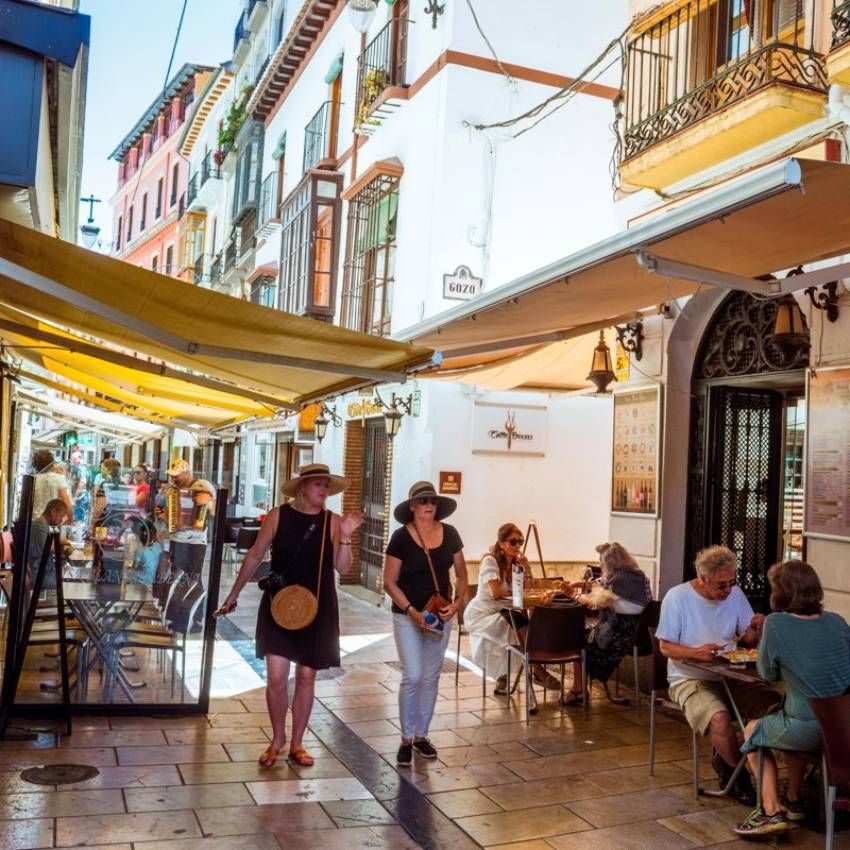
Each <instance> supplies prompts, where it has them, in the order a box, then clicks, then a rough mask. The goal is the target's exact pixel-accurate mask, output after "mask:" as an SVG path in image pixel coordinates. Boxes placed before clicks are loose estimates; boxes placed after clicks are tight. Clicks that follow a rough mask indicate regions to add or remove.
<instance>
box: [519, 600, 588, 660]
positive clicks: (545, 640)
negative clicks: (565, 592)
mask: <svg viewBox="0 0 850 850" xmlns="http://www.w3.org/2000/svg"><path fill="white" fill-rule="evenodd" d="M584 620H585V609H584V606H582V605H574V606H571V607H565V606H555V605H552V606H549V605H537V606H535V608H534V609H533V610H532V612H531V620H530V622H529V624H528V637H527V639H526V643H525V648H526V651H527V652H529V653H533V652H571V651H573V650H578V649H581V648H582V647H583V646H584Z"/></svg>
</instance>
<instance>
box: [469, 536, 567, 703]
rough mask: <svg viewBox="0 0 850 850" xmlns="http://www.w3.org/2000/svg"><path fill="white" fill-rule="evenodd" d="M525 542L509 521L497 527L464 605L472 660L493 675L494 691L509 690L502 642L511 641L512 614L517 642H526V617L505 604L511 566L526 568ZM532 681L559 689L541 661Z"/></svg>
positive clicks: (508, 593)
mask: <svg viewBox="0 0 850 850" xmlns="http://www.w3.org/2000/svg"><path fill="white" fill-rule="evenodd" d="M524 543H525V540H524V539H523V536H522V532H521V531H520V530H519V529H518V528H517V527H516V525H514V523H512V522H507V523H505V524H504V525H503V526H501V527H500V528H499V531H498V532H497V534H496V542H495V543H494V544H493V546H492V547H491V548H490V551H489V552H488V553H487V554H486V555H484V557H483V558H482V559H481V567H480V569H479V572H478V592H477V593H476V595H475V598H474V599H472V600H471V601H470V603H469V604H468V605H467V606H466V610H465V611H464V614H463V620H464V624H465V625H466V627H467V629H468V630H469V640H470V643H471V644H472V660H473V661H474V662H475V663H476V664H477V665H478V666H479V667H482V668H484V669H485V670H487V671H488V672H489V673H492V674H493V675H494V676H495V677H496V690H495V691H494V693H496V694H506V693H507V692H508V687H509V683H508V676H507V663H508V662H507V655H506V653H505V644H507V643H509V641H510V632H511V625H512V623H511V615H512V616H513V625H514V626H515V627H516V630H517V636H518V638H519V640H520V642H524V641H525V634H526V630H527V629H528V617H527V616H526V615H525V614H524V613H522V611H513V612H510V611H509V609H508V608H506V607H505V603H506V602H507V601H508V600H510V598H511V569H512V568H513V565H514V564H515V563H516V564H519V565H520V566H521V567H522V568H523V569H524V570H526V569H528V561H526V559H525V556H524V555H523V554H522V547H523V544H524ZM532 674H533V676H534V680H535V681H536V682H538V683H539V684H541V685H543V684H545V686H546V687H547V688H553V689H556V690H557V689H559V688H560V687H561V684H560V682H559V681H558V680H557V679H556V678H555V677H554V676H552V675H551V674H549V673H547V672H546V670H545V669H544V668H543V666H542V665H540V664H535V665H534V667H533V668H532Z"/></svg>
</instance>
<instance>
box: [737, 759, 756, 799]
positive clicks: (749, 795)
mask: <svg viewBox="0 0 850 850" xmlns="http://www.w3.org/2000/svg"><path fill="white" fill-rule="evenodd" d="M732 796H733V797H734V798H735V799H736V800H737V801H738V802H739V803H743V804H744V805H745V806H754V805H755V804H756V789H755V788H753V781H752V779H750V774H749V772H748V771H747V769H746V768H744V769H743V770H742V771H741V772H740V773H739V774H738V778H737V779H736V780H735V784H734V785H733V786H732Z"/></svg>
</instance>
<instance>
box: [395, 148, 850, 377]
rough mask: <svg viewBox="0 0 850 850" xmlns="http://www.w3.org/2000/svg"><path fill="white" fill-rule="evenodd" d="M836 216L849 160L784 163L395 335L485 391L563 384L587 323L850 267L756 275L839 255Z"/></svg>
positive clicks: (846, 214)
mask: <svg viewBox="0 0 850 850" xmlns="http://www.w3.org/2000/svg"><path fill="white" fill-rule="evenodd" d="M848 221H850V166H847V165H841V164H837V163H830V162H821V161H814V160H797V159H789V160H784V161H782V162H778V163H774V164H772V165H770V166H767V167H766V168H764V169H761V170H759V171H756V172H753V173H751V174H748V175H746V176H745V177H743V178H739V179H738V180H735V181H730V182H729V183H727V184H725V185H722V186H718V187H715V188H713V189H712V190H711V191H708V192H705V193H703V194H701V195H700V196H698V197H695V198H692V199H689V200H687V201H683V202H681V203H680V204H678V205H677V206H675V207H674V208H672V209H668V210H666V211H664V212H663V213H661V214H658V215H656V216H654V217H652V218H648V219H647V220H646V221H643V222H640V223H638V224H637V225H635V226H634V227H632V228H630V229H628V230H625V231H623V232H621V233H618V234H616V235H615V236H613V237H611V238H610V239H607V240H605V241H603V242H600V243H598V244H596V245H592V246H590V247H588V248H586V249H584V250H582V251H580V252H578V253H576V254H573V255H571V256H568V257H565V258H564V259H563V260H560V261H558V262H557V263H553V264H552V265H550V266H547V267H545V268H543V269H539V270H537V271H534V272H531V273H530V274H528V275H525V276H524V277H522V278H519V279H517V280H515V281H513V282H511V283H508V284H505V285H504V286H501V287H499V288H497V289H494V290H492V291H490V292H487V293H485V294H484V295H482V296H480V297H478V298H476V299H474V300H473V301H470V302H467V303H466V304H464V305H462V306H460V307H457V308H455V309H453V310H449V311H447V312H445V313H443V314H442V315H439V316H436V317H434V318H432V319H429V320H427V321H425V322H422V323H420V324H419V325H416V326H414V327H412V328H409V329H407V330H406V331H404V332H403V333H401V334H400V335H399V336H400V337H401V338H403V339H406V340H410V341H414V342H416V343H418V344H419V345H427V346H429V347H432V348H435V349H438V350H439V351H440V353H441V355H442V357H443V362H442V366H441V368H440V370H434V371H431V372H430V373H426V375H424V376H426V377H427V376H430V377H441V376H446V377H451V378H452V379H454V380H457V381H462V382H464V383H477V382H478V379H477V377H476V375H482V376H485V377H487V380H490V379H492V380H493V383H492V384H488V383H487V380H484V381H482V383H483V384H484V385H489V386H493V387H494V388H508V387H509V386H510V385H511V384H513V386H515V387H528V386H541V387H549V388H552V389H554V388H558V389H571V388H573V387H574V386H575V381H576V379H577V378H578V377H579V375H580V373H581V371H583V372H584V375H586V374H587V370H588V369H589V367H590V357H589V355H588V356H586V359H585V360H584V365H583V366H582V367H581V369H580V370H577V369H576V368H575V366H574V365H572V366H571V358H574V356H578V355H577V353H576V352H577V349H578V346H577V345H570V344H568V343H569V342H572V341H573V340H576V339H580V338H582V337H584V338H585V341H587V340H588V339H595V338H596V335H595V334H594V331H597V332H598V330H600V329H603V328H606V327H610V326H612V325H614V324H623V323H626V322H628V321H634V320H635V319H637V318H638V317H639V316H640V315H641V313H642V312H645V311H646V310H653V308H655V307H656V306H657V305H659V304H662V303H665V302H670V301H673V300H675V299H676V298H678V297H680V296H684V295H688V294H692V293H694V292H696V291H697V290H698V289H699V288H700V287H701V286H720V287H723V288H727V289H745V290H749V291H753V292H756V293H763V294H764V295H768V296H776V295H778V294H780V293H781V292H789V291H796V290H800V289H803V288H805V287H807V286H810V285H819V284H822V283H824V282H826V281H828V280H831V279H836V278H843V277H847V276H848V274H850V269H848V268H846V267H844V266H835V267H833V268H832V269H826V270H819V271H815V272H809V273H808V274H807V275H801V276H798V277H793V278H789V279H788V280H783V281H781V282H778V283H769V282H766V281H764V280H757V279H756V278H757V277H758V276H762V275H766V274H769V273H772V272H775V271H778V270H783V269H788V268H792V267H795V266H797V265H798V264H804V263H805V264H809V263H813V262H816V261H820V260H825V259H827V258H833V257H837V256H839V255H842V254H846V253H848V252H850V228H848V226H847V223H848ZM588 335H590V336H588ZM608 342H609V344H613V340H612V339H611V338H609V339H608ZM559 358H564V359H563V361H562V365H563V368H562V369H561V377H560V379H558V378H557V374H558V370H559V365H558V362H559ZM447 369H451V370H452V371H451V373H450V374H446V370H447ZM582 378H583V376H582ZM553 381H554V383H553Z"/></svg>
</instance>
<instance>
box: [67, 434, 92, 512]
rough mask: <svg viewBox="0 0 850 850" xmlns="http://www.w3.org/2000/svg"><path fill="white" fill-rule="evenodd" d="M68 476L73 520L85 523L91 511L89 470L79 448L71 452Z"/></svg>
mask: <svg viewBox="0 0 850 850" xmlns="http://www.w3.org/2000/svg"><path fill="white" fill-rule="evenodd" d="M68 478H69V480H70V482H71V496H72V498H73V499H74V522H81V523H83V524H87V523H88V521H89V512H90V511H91V493H89V480H88V479H89V470H88V467H87V466H86V464H85V463H84V462H83V453H82V452H81V451H80V450H79V449H74V451H72V452H71V458H70V465H69V467H68Z"/></svg>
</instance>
